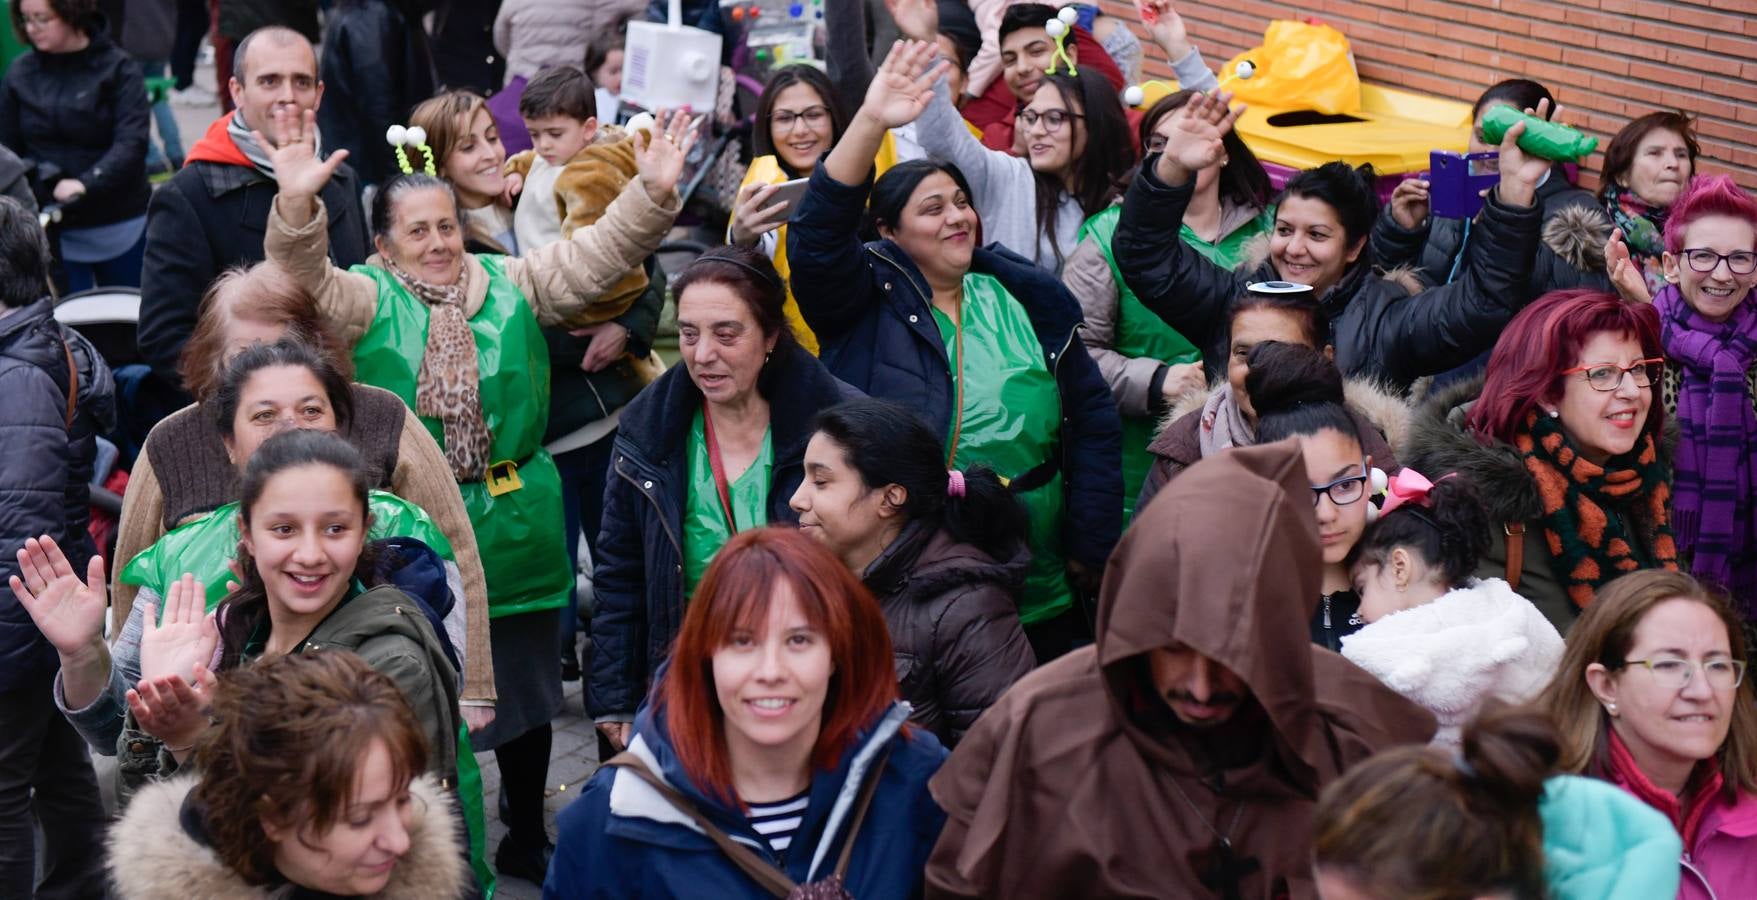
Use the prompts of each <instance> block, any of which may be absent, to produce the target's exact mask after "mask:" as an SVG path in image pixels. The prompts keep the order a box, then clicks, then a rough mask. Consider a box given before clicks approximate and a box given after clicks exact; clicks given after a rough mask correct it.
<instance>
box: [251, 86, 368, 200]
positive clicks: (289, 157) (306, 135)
mask: <svg viewBox="0 0 1757 900" xmlns="http://www.w3.org/2000/svg"><path fill="white" fill-rule="evenodd" d="M274 128H275V133H276V134H277V136H278V137H279V138H280V140H278V141H273V142H271V141H269V139H268V138H266V137H264V136H263V134H262V132H260V131H252V132H250V136H251V137H253V138H255V139H256V143H257V146H259V147H262V148H264V149H265V150H267V151H268V160H269V164H270V165H272V166H273V167H274V170H275V183H276V184H277V185H279V187H280V193H281V195H282V196H284V197H293V198H301V199H302V198H309V197H315V196H317V192H318V191H321V190H323V186H324V185H326V184H329V180H330V178H331V176H333V175H335V173H336V168H337V167H339V166H340V165H341V164H342V162H343V160H346V159H347V158H348V151H346V150H337V151H335V152H334V153H331V154H330V155H329V159H318V158H317V111H316V110H310V109H308V110H306V111H305V112H304V115H300V113H299V112H298V110H294V109H288V108H281V109H277V110H275V113H274Z"/></svg>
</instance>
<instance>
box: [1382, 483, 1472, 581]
mask: <svg viewBox="0 0 1757 900" xmlns="http://www.w3.org/2000/svg"><path fill="white" fill-rule="evenodd" d="M1433 477H1434V478H1436V479H1438V480H1437V481H1435V482H1434V486H1433V488H1432V489H1431V490H1429V491H1428V499H1427V503H1426V504H1423V505H1420V506H1418V505H1416V504H1413V503H1409V504H1404V505H1403V506H1399V507H1398V508H1397V509H1395V510H1392V511H1391V512H1390V513H1387V514H1386V515H1383V516H1380V517H1379V520H1378V521H1376V522H1374V523H1373V524H1371V525H1368V526H1367V530H1366V533H1365V534H1363V535H1362V536H1361V539H1360V541H1359V542H1357V543H1356V544H1355V545H1354V549H1353V551H1351V552H1350V554H1349V557H1348V565H1350V566H1353V565H1354V564H1355V563H1357V562H1365V563H1371V564H1373V565H1376V566H1383V565H1384V564H1385V561H1386V560H1388V559H1390V558H1391V551H1392V550H1395V549H1397V548H1398V547H1402V548H1404V549H1406V550H1410V551H1413V552H1414V553H1415V554H1417V555H1418V556H1420V557H1421V559H1422V561H1423V562H1425V563H1427V564H1428V565H1430V566H1433V567H1434V568H1436V569H1438V570H1439V573H1440V580H1441V581H1442V582H1443V583H1444V584H1445V586H1446V587H1447V588H1448V589H1457V588H1460V587H1463V586H1464V584H1465V583H1466V582H1468V581H1469V580H1470V579H1471V576H1472V575H1473V574H1474V573H1475V572H1476V564H1477V563H1478V562H1479V561H1481V560H1482V557H1483V554H1485V553H1487V552H1489V516H1488V512H1487V511H1486V510H1485V509H1484V508H1483V503H1482V495H1481V494H1479V493H1477V490H1476V488H1475V487H1473V486H1472V485H1471V483H1470V482H1468V481H1466V480H1465V479H1464V478H1463V477H1462V476H1458V475H1451V476H1447V475H1434V476H1433Z"/></svg>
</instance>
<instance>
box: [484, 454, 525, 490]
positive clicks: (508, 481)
mask: <svg viewBox="0 0 1757 900" xmlns="http://www.w3.org/2000/svg"><path fill="white" fill-rule="evenodd" d="M482 481H483V483H484V484H486V485H487V486H488V496H490V497H498V496H500V495H502V494H510V493H512V492H513V491H516V490H518V489H520V488H522V487H524V486H525V482H524V480H523V479H521V478H519V464H518V463H515V462H513V461H512V460H510V459H503V460H501V461H500V462H497V463H494V464H493V465H490V466H489V467H488V475H487V477H486V478H484V479H482Z"/></svg>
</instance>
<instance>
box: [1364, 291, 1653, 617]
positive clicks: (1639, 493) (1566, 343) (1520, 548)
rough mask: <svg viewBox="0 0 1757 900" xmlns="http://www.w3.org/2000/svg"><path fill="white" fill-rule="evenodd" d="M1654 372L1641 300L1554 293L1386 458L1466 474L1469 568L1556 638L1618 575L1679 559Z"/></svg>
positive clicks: (1418, 417)
mask: <svg viewBox="0 0 1757 900" xmlns="http://www.w3.org/2000/svg"><path fill="white" fill-rule="evenodd" d="M1664 368H1665V353H1664V351H1663V350H1662V349H1661V347H1660V325H1659V315H1658V314H1657V313H1656V312H1655V311H1654V308H1653V307H1652V306H1650V305H1637V304H1629V303H1625V302H1623V301H1622V300H1620V299H1618V298H1617V297H1616V295H1614V294H1608V293H1603V292H1599V291H1590V290H1569V291H1554V292H1552V293H1549V294H1546V295H1544V296H1543V297H1541V298H1539V299H1538V301H1537V302H1536V303H1533V304H1532V305H1531V306H1529V307H1527V308H1526V309H1525V310H1524V311H1523V312H1521V313H1519V315H1517V316H1514V317H1513V321H1512V322H1510V323H1508V325H1507V330H1506V331H1505V332H1503V333H1502V334H1501V339H1500V340H1499V341H1498V342H1497V343H1496V344H1495V349H1494V352H1493V353H1492V354H1491V355H1490V356H1489V365H1488V373H1487V377H1486V380H1484V381H1482V382H1478V383H1473V384H1465V385H1460V386H1459V387H1458V388H1456V389H1453V390H1448V391H1443V392H1441V393H1440V394H1439V395H1437V396H1435V397H1433V398H1430V399H1429V401H1428V402H1427V403H1425V404H1424V405H1423V408H1421V409H1419V410H1418V411H1417V412H1416V414H1415V416H1414V417H1413V419H1412V421H1411V423H1410V431H1409V446H1408V447H1407V448H1406V451H1405V452H1402V453H1399V454H1398V455H1399V458H1400V459H1401V460H1402V461H1403V462H1404V464H1405V465H1409V466H1413V467H1415V468H1416V469H1418V470H1420V471H1423V472H1459V473H1461V474H1463V475H1464V476H1465V477H1467V478H1468V479H1469V480H1471V481H1472V482H1474V483H1475V484H1476V486H1477V487H1478V489H1479V490H1480V491H1481V492H1482V495H1483V497H1484V498H1485V499H1486V500H1487V501H1488V505H1489V513H1490V524H1491V530H1492V531H1493V532H1494V537H1493V543H1492V544H1491V547H1490V550H1489V553H1488V554H1487V555H1486V556H1485V557H1484V558H1483V561H1482V562H1481V564H1480V565H1479V568H1478V570H1477V575H1479V576H1481V577H1494V578H1505V579H1506V580H1507V583H1508V584H1510V585H1512V586H1513V588H1514V590H1517V591H1518V592H1519V593H1521V594H1523V595H1525V596H1526V597H1527V598H1528V599H1530V600H1531V601H1532V602H1533V603H1534V604H1536V606H1537V608H1538V609H1539V610H1541V611H1542V612H1543V614H1544V616H1545V617H1546V618H1548V619H1549V620H1550V622H1551V624H1553V625H1555V626H1556V630H1558V631H1561V632H1562V633H1563V634H1566V633H1567V631H1568V627H1569V626H1570V625H1571V624H1573V621H1574V618H1575V617H1576V616H1578V615H1579V613H1580V610H1581V609H1584V608H1585V607H1586V606H1587V605H1588V604H1590V603H1591V602H1592V598H1593V594H1594V592H1596V591H1597V590H1598V588H1599V587H1601V586H1602V585H1604V584H1605V583H1607V582H1609V581H1611V580H1612V579H1614V578H1616V577H1617V576H1618V575H1621V574H1623V573H1625V572H1632V571H1635V570H1637V569H1647V568H1665V569H1675V568H1677V549H1676V547H1675V546H1674V544H1673V540H1672V532H1671V523H1670V515H1669V511H1668V503H1669V501H1670V499H1671V460H1670V459H1669V458H1667V455H1666V453H1665V450H1664V448H1663V447H1662V443H1661V441H1660V439H1659V436H1660V435H1661V434H1663V433H1664V426H1665V421H1664V420H1665V408H1664V405H1663V404H1660V403H1658V402H1656V399H1657V397H1658V394H1659V385H1660V381H1661V379H1662V373H1663V372H1664ZM1479 391H1480V397H1478V396H1477V395H1478V392H1479ZM1466 406H1467V407H1468V411H1467V412H1465V413H1464V414H1463V415H1462V416H1460V412H1461V410H1460V409H1459V407H1466Z"/></svg>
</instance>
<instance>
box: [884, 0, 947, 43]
mask: <svg viewBox="0 0 1757 900" xmlns="http://www.w3.org/2000/svg"><path fill="white" fill-rule="evenodd" d="M885 11H886V12H889V13H890V14H891V19H892V20H893V21H895V22H896V23H897V30H898V31H900V32H902V33H903V36H904V37H906V38H909V39H911V40H916V41H928V42H931V41H933V39H934V38H935V37H938V36H939V32H940V10H939V4H938V3H936V2H935V0H885Z"/></svg>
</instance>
